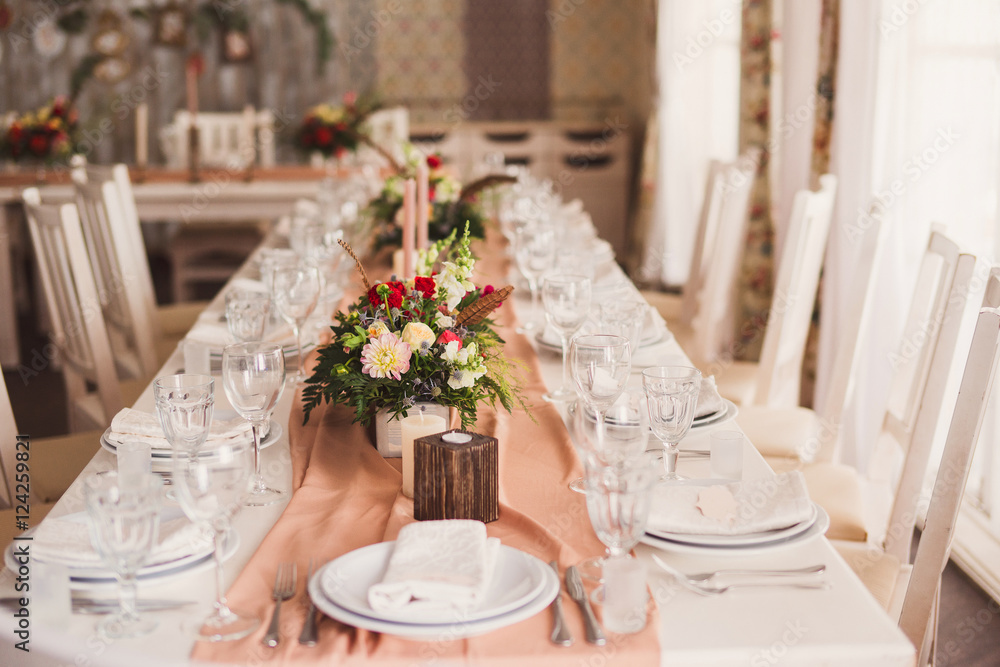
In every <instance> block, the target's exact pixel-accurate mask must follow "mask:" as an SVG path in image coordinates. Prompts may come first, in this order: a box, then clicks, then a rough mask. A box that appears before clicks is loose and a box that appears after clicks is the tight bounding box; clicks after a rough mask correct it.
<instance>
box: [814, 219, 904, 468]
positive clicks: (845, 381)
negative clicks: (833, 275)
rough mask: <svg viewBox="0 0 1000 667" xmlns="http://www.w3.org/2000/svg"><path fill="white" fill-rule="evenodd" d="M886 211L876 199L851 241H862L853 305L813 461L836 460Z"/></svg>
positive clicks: (885, 231)
mask: <svg viewBox="0 0 1000 667" xmlns="http://www.w3.org/2000/svg"><path fill="white" fill-rule="evenodd" d="M883 217H884V212H883V210H882V206H881V204H879V203H878V202H877V201H876V202H875V203H873V204H872V206H871V208H870V209H869V215H868V217H867V219H866V220H867V222H866V226H865V227H864V228H859V229H857V230H856V231H857V234H852V235H850V236H849V240H851V241H852V242H856V243H859V244H860V248H859V250H858V254H857V259H856V261H855V263H854V264H853V265H852V267H851V271H852V273H853V277H852V280H851V287H850V290H849V292H848V298H849V303H850V308H849V309H848V310H847V312H846V313H844V315H843V317H842V318H841V322H840V325H839V326H838V327H837V349H836V351H835V352H834V355H833V363H832V364H831V368H830V380H829V384H828V385H827V387H826V395H825V396H824V398H823V402H822V405H820V406H819V416H820V418H821V419H822V420H823V425H824V430H823V434H822V437H821V439H820V440H819V441H817V447H816V449H815V451H812V452H808V454H809V457H810V460H812V461H822V462H830V461H832V460H833V459H834V456H835V454H836V449H837V442H838V438H839V432H840V422H841V417H842V415H843V412H844V407H845V406H846V404H847V401H848V399H849V398H850V396H851V395H852V393H853V390H854V379H855V378H856V377H857V372H858V369H859V366H860V364H861V363H862V362H861V356H862V355H861V352H862V349H863V347H862V345H861V344H860V343H861V338H862V336H863V335H864V332H866V331H867V330H868V320H869V319H870V317H871V309H872V307H873V304H874V297H875V286H876V280H875V278H876V268H877V266H878V262H879V258H880V257H881V256H882V251H883V249H884V248H885V245H886V241H887V239H888V237H889V225H886V224H884V220H883Z"/></svg>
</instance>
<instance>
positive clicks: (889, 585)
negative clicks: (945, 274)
mask: <svg viewBox="0 0 1000 667" xmlns="http://www.w3.org/2000/svg"><path fill="white" fill-rule="evenodd" d="M998 275H1000V274H998ZM998 284H1000V283H998ZM998 353H1000V311H998V310H997V309H995V308H984V309H983V310H982V311H981V312H980V314H979V316H978V319H977V321H976V328H975V332H974V333H973V337H972V344H971V346H970V349H969V356H968V360H967V361H966V365H965V373H964V375H963V376H962V382H961V385H960V387H959V390H958V398H957V400H956V402H955V408H954V411H953V413H952V417H951V425H950V427H949V429H948V435H947V438H946V440H945V446H944V451H943V453H942V456H941V460H940V465H939V467H938V472H937V476H936V478H935V482H934V487H933V491H932V492H931V494H930V497H929V498H924V499H922V500H926V501H927V502H926V508H927V516H926V519H925V521H924V526H923V531H922V533H921V536H920V544H919V546H918V547H917V552H916V556H915V557H914V560H913V563H912V565H910V564H909V559H908V556H907V557H905V558H899V557H897V556H894V555H893V554H891V553H889V552H886V551H882V550H880V549H878V548H877V547H872V546H869V547H867V548H853V549H845V548H844V546H843V545H840V544H838V545H836V546H837V548H838V551H840V553H841V554H842V555H844V556H845V558H847V560H848V564H850V565H851V567H852V568H853V569H854V570H855V572H857V573H858V574H859V576H860V577H861V578H862V580H863V581H864V582H865V584H866V585H868V587H869V589H870V590H871V591H872V593H873V594H874V595H875V596H876V598H877V599H878V600H879V602H881V603H882V604H883V606H885V608H886V609H887V611H888V612H889V614H890V615H891V616H893V617H894V618H897V619H899V626H900V628H901V629H902V630H903V632H904V633H906V636H907V637H908V638H909V639H910V641H911V642H913V645H914V646H916V647H917V649H918V651H919V652H920V655H919V659H918V662H917V664H918V665H927V664H929V663H930V662H931V660H932V656H933V651H934V636H935V634H936V630H937V602H938V596H939V593H940V586H941V572H942V571H943V570H944V568H945V566H946V565H947V563H948V558H949V556H950V554H951V541H952V537H953V535H954V531H955V524H956V522H957V520H958V514H959V508H960V507H961V502H962V495H963V493H964V491H965V484H966V481H967V479H968V475H969V469H970V467H971V465H972V457H973V454H974V452H975V447H976V441H977V439H978V438H979V431H980V428H981V426H982V422H983V417H984V415H985V412H986V409H987V403H988V401H987V399H988V397H989V394H990V391H991V389H992V385H993V380H994V377H995V374H996V365H997V357H998ZM920 477H921V482H922V478H923V475H922V474H921V475H920ZM893 528H894V529H895V526H894V527H893ZM899 532H901V533H905V534H906V535H907V538H906V542H907V544H909V540H910V535H909V533H910V529H907V528H903V529H902V530H901V531H899Z"/></svg>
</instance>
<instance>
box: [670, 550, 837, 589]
mask: <svg viewBox="0 0 1000 667" xmlns="http://www.w3.org/2000/svg"><path fill="white" fill-rule="evenodd" d="M652 557H653V561H655V562H656V564H657V565H659V566H660V568H661V569H662V570H663V571H664V572H666V573H667V574H669V575H671V576H672V577H673V578H674V580H676V581H677V583H678V584H680V585H681V587H682V588H686V589H687V590H689V591H691V592H692V593H697V594H698V595H702V596H704V597H714V596H716V595H722V594H723V593H725V592H726V591H728V590H729V589H730V588H755V587H768V588H770V587H774V586H782V587H785V588H806V589H813V590H816V589H819V590H826V589H828V588H830V584H828V583H827V582H825V581H812V582H791V581H756V582H753V581H746V582H740V583H737V584H729V585H728V586H706V585H704V584H701V583H699V582H697V581H692V580H691V579H689V578H688V576H687V575H686V574H684V573H683V572H681V571H680V570H678V569H676V568H674V567H672V566H670V565H667V564H666V562H664V561H663V560H662V559H661V558H660V557H659V556H657V555H656V554H652Z"/></svg>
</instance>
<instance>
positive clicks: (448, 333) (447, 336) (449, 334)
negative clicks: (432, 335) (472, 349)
mask: <svg viewBox="0 0 1000 667" xmlns="http://www.w3.org/2000/svg"><path fill="white" fill-rule="evenodd" d="M453 340H455V341H458V349H460V350H461V349H462V339H461V338H459V337H458V334H456V333H455V332H454V331H452V330H450V329H445V330H444V331H442V332H441V335H440V336H438V339H437V344H438V345H447V344H448V343H450V342H452V341H453Z"/></svg>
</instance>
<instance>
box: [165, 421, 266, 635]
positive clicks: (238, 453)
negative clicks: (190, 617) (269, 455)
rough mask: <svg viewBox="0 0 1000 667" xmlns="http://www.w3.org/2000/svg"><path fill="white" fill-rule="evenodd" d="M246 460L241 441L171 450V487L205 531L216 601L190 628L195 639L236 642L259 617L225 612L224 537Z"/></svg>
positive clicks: (245, 481)
mask: <svg viewBox="0 0 1000 667" xmlns="http://www.w3.org/2000/svg"><path fill="white" fill-rule="evenodd" d="M252 458H253V450H252V449H251V446H250V444H249V443H248V442H246V441H245V440H226V441H222V442H218V443H214V442H213V446H212V447H210V448H208V450H207V451H204V452H201V453H200V454H199V452H193V451H190V450H177V449H175V450H174V452H173V456H172V462H173V486H174V488H175V489H177V499H178V502H179V503H180V506H181V509H182V510H183V511H184V514H185V515H186V516H187V517H188V518H189V519H191V521H193V522H195V523H197V524H201V525H203V526H205V527H207V528H209V529H211V531H212V535H213V540H214V554H215V585H216V597H215V603H214V611H213V612H212V613H211V614H210V615H209V616H208V617H207V618H205V619H204V620H200V621H197V622H196V623H195V625H194V627H193V628H192V632H193V634H194V635H195V637H196V638H197V639H200V640H205V641H221V640H227V639H239V638H240V637H245V636H246V635H248V634H250V633H251V632H253V631H254V630H256V629H257V627H258V626H259V625H260V619H259V618H257V617H255V616H249V615H244V614H238V613H236V612H234V611H233V610H232V609H230V608H229V605H228V603H227V602H226V597H225V591H226V586H225V574H224V570H223V568H222V561H223V557H224V548H225V537H226V533H227V531H229V529H230V527H231V526H232V520H233V517H234V516H236V514H237V513H238V512H239V511H240V508H241V506H242V505H243V501H244V499H245V498H246V495H247V492H248V488H249V481H250V474H251V472H250V471H251V468H252V465H253V464H252Z"/></svg>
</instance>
